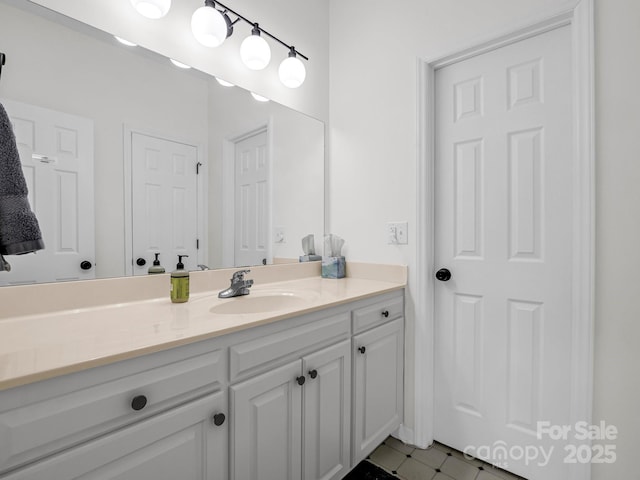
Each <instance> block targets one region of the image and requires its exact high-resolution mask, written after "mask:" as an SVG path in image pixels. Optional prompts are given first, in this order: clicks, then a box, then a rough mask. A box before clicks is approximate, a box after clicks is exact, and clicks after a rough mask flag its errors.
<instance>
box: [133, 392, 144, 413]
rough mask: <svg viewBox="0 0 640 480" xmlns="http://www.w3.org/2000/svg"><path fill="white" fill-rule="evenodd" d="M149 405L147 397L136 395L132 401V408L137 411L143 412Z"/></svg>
mask: <svg viewBox="0 0 640 480" xmlns="http://www.w3.org/2000/svg"><path fill="white" fill-rule="evenodd" d="M146 405H147V397H145V396H144V395H136V396H135V397H133V400H131V408H133V409H134V410H135V411H138V410H142V409H143V408H144V407H145V406H146Z"/></svg>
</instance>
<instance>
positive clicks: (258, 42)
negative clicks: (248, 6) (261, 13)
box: [240, 23, 271, 70]
mask: <svg viewBox="0 0 640 480" xmlns="http://www.w3.org/2000/svg"><path fill="white" fill-rule="evenodd" d="M240 58H241V59H242V63H244V64H245V65H246V66H247V68H250V69H251V70H262V69H264V68H265V67H266V66H267V65H269V62H270V61H271V49H270V48H269V44H268V43H267V41H266V40H265V39H264V38H262V37H261V36H260V27H259V26H258V24H257V23H255V24H254V25H253V28H252V29H251V35H249V36H248V37H247V38H245V39H244V40H243V41H242V44H241V45H240Z"/></svg>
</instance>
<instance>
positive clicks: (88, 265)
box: [80, 260, 93, 270]
mask: <svg viewBox="0 0 640 480" xmlns="http://www.w3.org/2000/svg"><path fill="white" fill-rule="evenodd" d="M91 267H93V265H92V264H91V262H89V261H88V260H84V261H82V262H80V268H81V269H82V270H91Z"/></svg>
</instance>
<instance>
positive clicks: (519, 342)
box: [434, 27, 573, 480]
mask: <svg viewBox="0 0 640 480" xmlns="http://www.w3.org/2000/svg"><path fill="white" fill-rule="evenodd" d="M570 45H571V31H570V27H562V28H558V29H556V30H553V31H550V32H547V33H545V34H541V35H538V36H535V37H532V38H529V39H526V40H523V41H520V42H517V43H514V44H511V45H508V46H505V47H502V48H500V49H497V50H494V51H491V52H489V53H485V54H482V55H478V56H476V57H473V58H470V59H467V60H464V61H461V62H458V63H455V64H453V65H449V66H447V67H444V68H442V69H440V70H438V71H436V75H435V77H436V80H435V81H436V172H435V174H436V192H435V195H436V213H435V215H436V220H435V232H436V248H435V260H436V268H441V267H446V268H448V269H449V270H451V273H452V278H451V279H450V280H449V281H441V282H436V291H435V301H436V304H435V315H436V317H435V318H436V320H435V321H436V342H435V345H436V372H435V385H436V398H435V438H436V440H438V441H441V442H443V443H445V444H448V445H451V446H452V447H455V448H457V449H460V450H465V448H467V447H471V450H469V451H470V452H471V453H473V452H476V453H477V450H475V449H477V448H478V447H481V446H493V445H495V444H496V443H495V442H504V443H505V444H506V445H507V446H508V447H509V446H521V447H525V446H527V445H535V446H537V447H539V446H542V447H544V448H545V449H548V448H549V447H552V446H555V448H556V449H557V451H556V453H555V454H554V455H553V456H552V458H551V463H550V464H549V465H548V466H546V467H545V468H543V469H541V468H540V467H538V466H537V465H532V464H531V463H530V464H528V465H527V464H526V462H524V461H523V460H521V461H518V459H514V458H507V459H506V460H505V459H499V458H485V459H486V460H488V461H489V462H492V463H498V464H500V466H503V467H504V468H507V469H508V470H512V471H514V472H516V473H518V474H521V475H523V476H525V477H527V478H529V479H530V480H535V479H538V478H545V479H551V478H558V479H560V478H567V470H566V465H564V464H563V462H562V460H563V458H564V455H563V454H562V452H563V451H562V448H561V446H559V445H554V444H553V443H552V442H551V441H550V440H547V439H546V438H545V439H542V440H539V439H538V438H537V431H536V429H537V421H538V420H544V421H549V422H551V423H552V424H569V423H570V384H571V378H570V367H571V344H572V343H571V340H572V338H571V302H572V299H571V292H572V288H571V287H572V285H571V271H572V250H571V241H572V220H573V216H572V204H571V199H572V143H571V142H572V131H571V125H572V122H571V119H572V117H571V98H572V93H571V90H570V82H571V75H572V70H571V50H570ZM434 273H435V272H434ZM505 462H506V463H505Z"/></svg>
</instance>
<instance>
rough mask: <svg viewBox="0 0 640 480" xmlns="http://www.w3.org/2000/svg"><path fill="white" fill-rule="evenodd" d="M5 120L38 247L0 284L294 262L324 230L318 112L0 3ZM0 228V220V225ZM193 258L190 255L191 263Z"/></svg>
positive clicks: (35, 10)
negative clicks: (308, 239)
mask: <svg viewBox="0 0 640 480" xmlns="http://www.w3.org/2000/svg"><path fill="white" fill-rule="evenodd" d="M0 51H2V52H4V53H6V55H7V64H6V65H5V67H4V69H3V72H2V77H1V78H0V102H2V103H3V104H4V105H5V108H6V110H7V112H8V113H9V116H10V117H11V120H12V123H13V126H14V131H15V133H16V137H17V141H18V146H19V150H20V155H21V160H22V163H23V170H24V171H25V178H26V179H27V183H28V184H29V189H30V200H31V201H32V205H33V206H34V210H35V211H36V214H37V216H38V220H39V222H40V223H41V226H42V228H43V233H45V235H44V237H45V238H44V240H45V243H46V247H47V248H46V249H45V250H44V251H42V252H38V253H37V254H30V255H24V256H10V257H7V260H8V261H9V262H10V263H11V265H12V271H11V272H10V273H9V274H7V273H5V272H0V285H12V284H23V283H34V282H48V281H64V280H78V279H80V280H82V279H91V278H106V277H117V276H123V275H144V274H147V270H148V268H149V266H151V264H152V261H153V259H154V254H155V253H159V254H160V260H161V263H162V265H163V266H164V267H165V268H166V269H167V271H170V270H172V269H173V268H174V267H175V264H176V260H177V257H176V256H177V255H188V258H186V259H185V264H186V266H187V268H189V269H192V270H194V269H197V268H198V265H206V266H207V267H209V268H221V267H236V266H245V265H255V264H265V263H277V262H289V261H297V258H298V256H299V255H301V254H302V250H301V242H300V240H301V238H302V237H304V236H306V235H307V234H310V233H312V234H314V235H315V237H316V239H317V242H318V243H319V240H320V238H321V237H322V234H323V232H324V124H323V123H322V122H321V121H319V120H317V119H314V118H311V117H308V116H306V115H304V114H302V113H300V112H296V111H293V110H291V109H289V108H287V107H284V106H282V105H279V104H277V103H275V102H271V101H266V102H261V101H258V100H256V99H255V98H254V97H253V96H252V95H251V94H250V92H248V91H246V90H243V89H241V88H239V87H233V86H232V87H227V86H222V85H221V84H220V83H219V82H218V81H216V79H215V78H213V77H211V76H209V75H205V74H203V73H201V72H197V71H194V70H193V69H181V68H178V67H176V66H175V65H173V64H172V63H171V62H170V61H169V59H167V58H165V57H162V56H160V55H157V54H154V53H153V52H149V51H146V50H143V49H141V48H140V47H126V46H124V45H122V44H120V43H118V41H116V40H115V39H114V38H113V37H112V36H111V35H108V34H107V33H105V32H101V31H97V30H95V29H92V28H91V27H88V26H86V25H83V24H80V23H79V22H77V21H75V20H73V19H69V18H67V17H63V16H61V15H59V14H57V13H54V12H51V11H49V10H47V9H44V8H42V7H40V6H37V5H35V4H32V3H31V2H29V1H27V0H0ZM0 228H1V226H0ZM203 268H204V267H203Z"/></svg>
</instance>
